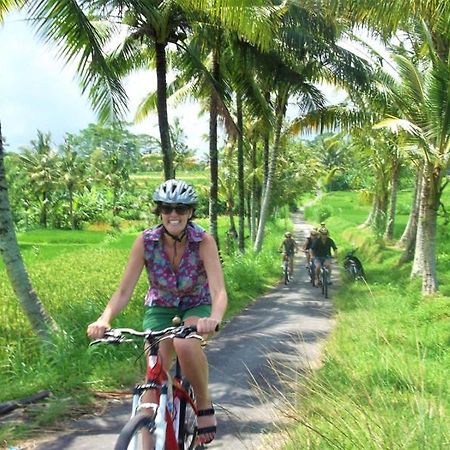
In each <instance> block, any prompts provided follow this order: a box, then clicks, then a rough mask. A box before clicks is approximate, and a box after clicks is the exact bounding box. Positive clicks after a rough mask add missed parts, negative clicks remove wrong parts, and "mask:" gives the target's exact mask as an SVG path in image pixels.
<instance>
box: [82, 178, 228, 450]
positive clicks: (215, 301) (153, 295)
mask: <svg viewBox="0 0 450 450" xmlns="http://www.w3.org/2000/svg"><path fill="white" fill-rule="evenodd" d="M153 200H154V201H155V205H156V207H155V211H154V212H155V214H156V215H157V216H158V217H159V218H160V221H161V223H160V224H159V225H157V226H155V227H153V228H149V229H146V230H145V231H143V232H142V233H141V234H140V235H139V236H138V238H137V239H136V240H135V242H134V245H133V247H132V249H131V254H130V257H129V260H128V265H127V267H126V269H125V272H124V275H123V277H122V280H121V283H120V285H119V288H118V289H117V291H116V292H115V293H114V294H113V295H112V297H111V299H110V301H109V303H108V305H107V306H106V308H105V310H104V311H103V313H102V315H101V316H100V317H99V318H98V319H97V321H95V322H94V323H92V324H90V325H89V326H88V330H87V334H88V336H89V337H90V338H93V339H98V338H100V337H102V336H103V334H104V332H105V330H106V329H108V328H110V323H111V321H112V320H113V318H114V317H116V316H117V315H118V314H119V313H120V312H121V311H122V310H123V309H124V308H125V307H126V305H127V304H128V302H129V301H130V298H131V296H132V293H133V290H134V288H135V286H136V284H137V282H138V280H139V277H140V274H141V272H142V269H143V268H144V266H145V268H146V271H147V276H148V280H149V285H150V286H149V289H148V292H147V295H146V296H145V306H146V308H145V313H144V322H143V326H144V329H151V330H154V331H157V330H162V329H164V328H166V327H169V326H171V325H172V319H173V317H175V316H179V317H181V319H182V320H183V321H184V323H185V325H196V326H197V332H198V333H199V334H204V335H208V334H212V333H214V331H215V329H216V327H217V326H218V325H219V324H220V322H221V320H222V318H223V316H224V314H225V310H226V307H227V293H226V290H225V283H224V278H223V272H222V267H221V264H220V260H219V254H218V250H217V245H216V242H215V240H214V238H213V237H212V236H211V235H210V234H208V233H207V232H206V231H205V230H203V228H201V227H200V226H198V225H196V224H195V223H193V222H192V221H191V219H192V217H193V214H194V211H195V206H196V204H197V194H196V193H195V191H194V189H193V187H192V186H190V185H189V184H187V183H186V182H184V181H181V180H167V181H165V182H164V183H162V184H161V185H160V186H159V187H158V188H157V189H156V191H155V192H154V194H153ZM174 353H176V355H177V356H178V359H179V361H180V364H181V368H182V371H183V373H184V375H185V376H186V378H187V379H188V380H189V382H190V383H191V385H192V387H193V389H194V392H195V396H196V402H197V407H198V409H199V414H198V417H197V426H198V443H209V442H211V441H212V440H213V439H214V437H215V434H216V425H217V422H216V418H215V415H214V409H213V407H212V402H211V399H210V395H209V392H208V362H207V360H206V356H205V354H204V352H203V349H202V347H201V344H200V343H199V341H198V340H196V339H174V340H165V341H163V342H161V344H160V355H161V358H162V361H163V364H164V366H165V368H166V369H169V368H170V366H171V364H172V362H173V357H174ZM149 395H151V394H149ZM144 401H147V402H152V401H154V399H151V398H150V399H144Z"/></svg>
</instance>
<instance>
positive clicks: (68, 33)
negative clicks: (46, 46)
mask: <svg viewBox="0 0 450 450" xmlns="http://www.w3.org/2000/svg"><path fill="white" fill-rule="evenodd" d="M28 6H29V12H30V16H31V18H32V19H33V22H34V23H35V25H36V26H37V30H38V33H39V35H40V36H41V37H42V38H43V39H44V41H45V42H52V43H55V44H56V46H57V47H58V49H59V56H60V57H61V58H62V59H63V60H64V61H66V62H71V61H77V63H78V65H77V72H78V74H79V77H80V84H81V87H82V90H83V92H85V91H86V90H88V89H90V92H89V98H90V100H91V103H92V106H93V108H94V110H95V111H96V112H98V113H99V115H100V119H101V120H111V119H112V120H114V119H116V118H117V117H120V116H122V115H123V113H124V112H125V111H126V105H127V96H126V93H125V90H124V88H123V87H122V85H121V83H120V81H119V79H118V78H117V76H116V75H115V74H114V72H113V71H112V70H111V68H110V67H109V65H108V63H107V61H106V58H105V55H104V52H103V49H102V48H103V45H104V44H105V37H106V36H102V35H101V34H100V33H99V31H98V30H97V29H96V28H95V27H94V26H93V24H92V23H91V22H90V21H89V19H88V17H87V16H86V14H85V13H84V11H83V10H82V8H81V7H80V6H79V4H78V3H77V1H76V0H64V1H61V0H46V1H43V0H40V1H29V2H28Z"/></svg>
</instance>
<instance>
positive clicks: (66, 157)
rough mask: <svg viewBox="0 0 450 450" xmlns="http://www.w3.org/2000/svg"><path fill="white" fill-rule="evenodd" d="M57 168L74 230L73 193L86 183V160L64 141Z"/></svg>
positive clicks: (75, 226)
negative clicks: (66, 197)
mask: <svg viewBox="0 0 450 450" xmlns="http://www.w3.org/2000/svg"><path fill="white" fill-rule="evenodd" d="M58 169H59V170H58V172H59V174H60V183H61V184H62V185H63V186H64V190H65V194H67V196H68V200H69V218H70V226H71V228H72V230H75V229H76V228H77V223H76V219H75V213H74V210H73V203H74V194H75V193H76V192H78V191H81V190H82V189H83V188H84V187H85V186H86V185H87V184H88V182H87V166H86V160H85V159H83V158H81V157H80V156H79V154H78V153H77V152H76V151H74V150H73V149H72V147H71V145H70V144H69V143H68V142H65V144H64V145H63V147H62V154H61V155H60V158H59V161H58Z"/></svg>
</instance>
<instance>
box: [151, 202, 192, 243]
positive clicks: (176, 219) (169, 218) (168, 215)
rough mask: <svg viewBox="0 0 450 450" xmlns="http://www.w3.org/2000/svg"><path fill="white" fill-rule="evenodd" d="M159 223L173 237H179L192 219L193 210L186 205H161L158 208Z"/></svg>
mask: <svg viewBox="0 0 450 450" xmlns="http://www.w3.org/2000/svg"><path fill="white" fill-rule="evenodd" d="M159 211H160V213H161V222H162V224H163V225H164V227H165V228H166V230H167V231H168V232H169V233H170V234H173V235H174V236H179V235H180V234H181V233H182V232H183V231H184V229H185V228H186V225H187V222H188V220H189V219H190V218H191V217H192V212H193V209H192V207H191V206H188V205H180V204H167V203H162V204H161V205H160V206H159Z"/></svg>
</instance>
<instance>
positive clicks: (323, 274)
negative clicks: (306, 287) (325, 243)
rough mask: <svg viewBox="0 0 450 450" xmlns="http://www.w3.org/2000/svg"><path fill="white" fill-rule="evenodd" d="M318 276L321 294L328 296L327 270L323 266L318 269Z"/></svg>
mask: <svg viewBox="0 0 450 450" xmlns="http://www.w3.org/2000/svg"><path fill="white" fill-rule="evenodd" d="M320 278H321V281H322V294H323V296H324V297H325V298H328V277H327V270H326V269H325V268H323V267H322V268H321V269H320Z"/></svg>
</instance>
